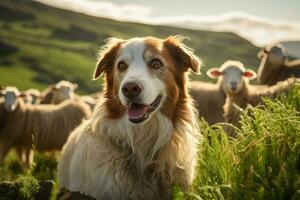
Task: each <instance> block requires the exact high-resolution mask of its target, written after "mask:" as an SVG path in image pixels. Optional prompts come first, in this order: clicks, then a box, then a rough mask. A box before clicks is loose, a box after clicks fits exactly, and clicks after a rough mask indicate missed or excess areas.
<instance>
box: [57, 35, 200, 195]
mask: <svg viewBox="0 0 300 200" xmlns="http://www.w3.org/2000/svg"><path fill="white" fill-rule="evenodd" d="M200 66H201V60H200V59H199V58H198V57H197V56H195V55H194V54H193V52H192V50H191V49H190V48H188V47H187V46H185V45H184V44H183V43H182V37H179V36H170V37H168V38H166V39H158V38H155V37H143V38H132V39H129V40H122V39H116V38H113V39H109V40H108V41H107V43H106V45H105V46H104V48H103V49H102V50H101V51H100V57H99V59H98V62H97V66H96V69H95V72H94V79H98V78H99V76H100V75H101V74H102V73H104V74H105V78H104V79H105V80H104V98H102V99H103V100H102V102H100V103H99V104H98V106H97V107H96V109H95V111H94V113H93V116H92V118H91V119H90V120H88V121H86V122H84V123H83V124H82V125H80V126H79V127H78V128H77V129H76V130H75V131H74V132H73V133H72V134H71V135H70V137H69V138H68V141H67V143H66V144H65V146H64V148H63V150H62V155H61V159H60V162H59V165H58V179H59V183H60V188H66V189H68V190H70V191H78V192H80V193H82V194H85V195H89V196H91V197H95V198H96V199H170V198H171V191H172V185H173V184H174V183H176V184H179V185H180V186H181V187H182V188H183V189H184V190H186V189H187V187H188V186H189V185H190V184H191V183H192V181H193V178H194V175H195V165H196V160H197V159H196V157H197V149H198V144H199V141H200V138H201V136H200V132H199V127H198V123H197V114H196V113H195V109H194V107H193V102H192V100H191V98H190V96H189V94H188V91H187V84H188V79H187V78H188V72H189V71H190V70H192V71H193V72H195V73H198V72H199V70H200Z"/></svg>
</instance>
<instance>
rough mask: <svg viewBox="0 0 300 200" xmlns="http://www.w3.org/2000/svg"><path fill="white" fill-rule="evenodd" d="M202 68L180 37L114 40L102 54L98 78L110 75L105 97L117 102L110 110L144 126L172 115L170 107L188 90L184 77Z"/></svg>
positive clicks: (97, 71) (97, 70) (96, 74)
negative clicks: (154, 118) (162, 115)
mask: <svg viewBox="0 0 300 200" xmlns="http://www.w3.org/2000/svg"><path fill="white" fill-rule="evenodd" d="M199 64H200V62H199V60H198V59H197V58H196V57H195V56H194V55H193V54H192V53H191V51H189V50H188V49H187V48H186V47H185V46H184V45H182V44H181V42H180V40H179V39H178V38H177V37H171V38H168V39H166V40H161V39H157V38H152V37H148V38H133V39H130V40H118V39H114V40H110V41H109V42H108V44H107V45H106V48H105V50H104V53H102V54H101V57H100V59H99V62H98V64H97V68H96V71H95V76H94V78H98V77H99V75H100V74H101V73H102V72H103V71H104V72H105V73H106V89H105V96H106V98H107V99H108V101H114V102H115V103H114V105H109V106H108V107H110V108H109V110H111V112H112V114H113V112H115V114H116V113H119V114H120V115H124V114H125V115H127V116H128V120H129V121H130V122H132V123H142V122H146V121H147V120H149V119H150V118H151V116H152V115H154V114H155V113H156V112H157V111H158V110H162V111H163V112H165V114H166V115H168V112H170V111H169V110H170V108H168V107H170V105H171V104H174V102H175V101H176V100H177V98H178V94H179V92H180V90H184V89H185V85H184V84H185V76H184V73H185V72H186V71H187V70H188V68H191V69H192V70H193V71H196V72H198V70H199ZM116 100H118V101H119V102H117V101H116ZM168 104H170V105H168ZM112 107H115V108H112ZM173 109H174V108H173Z"/></svg>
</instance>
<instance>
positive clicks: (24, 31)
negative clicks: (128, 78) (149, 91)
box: [0, 0, 258, 93]
mask: <svg viewBox="0 0 300 200" xmlns="http://www.w3.org/2000/svg"><path fill="white" fill-rule="evenodd" d="M174 34H180V35H183V36H186V37H189V38H190V40H188V41H187V42H186V43H187V45H189V46H191V47H192V48H193V49H195V52H196V54H197V55H198V56H199V57H201V58H202V59H203V61H204V67H203V68H202V73H203V75H201V76H199V77H196V76H193V77H192V78H193V79H202V80H208V78H207V77H206V76H205V75H204V74H205V72H206V70H207V69H208V68H209V67H212V66H219V65H220V64H222V63H223V62H224V61H225V60H227V59H237V60H240V61H242V62H243V63H244V64H245V65H246V66H247V67H251V68H252V69H255V68H256V67H257V65H258V60H257V58H256V53H257V51H258V48H257V47H255V46H253V45H252V44H251V43H250V42H248V41H246V40H244V39H242V38H240V37H239V36H237V35H235V34H232V33H216V32H208V31H196V30H189V29H182V28H175V27H167V26H152V25H145V24H139V23H130V22H120V21H115V20H111V19H105V18H97V17H92V16H87V15H84V14H80V13H75V12H72V11H67V10H63V9H58V8H54V7H50V6H47V5H43V4H41V3H38V2H33V1H27V0H10V1H0V85H16V86H18V87H19V88H20V89H27V88H30V87H35V88H38V89H43V88H45V87H46V86H47V85H48V84H50V83H55V82H57V81H59V80H61V79H66V80H69V81H73V82H77V83H79V85H80V92H82V93H88V92H93V91H96V90H99V88H100V87H101V86H100V84H99V83H97V82H92V81H91V75H92V72H93V68H94V66H95V60H96V53H97V49H99V47H100V46H101V45H102V44H103V40H105V39H106V38H108V37H112V36H114V37H122V38H130V37H136V36H149V35H151V36H157V37H167V36H169V35H174Z"/></svg>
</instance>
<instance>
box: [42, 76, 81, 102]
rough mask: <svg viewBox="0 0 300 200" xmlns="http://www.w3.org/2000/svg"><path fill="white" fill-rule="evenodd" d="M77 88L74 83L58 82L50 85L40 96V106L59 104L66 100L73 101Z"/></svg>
mask: <svg viewBox="0 0 300 200" xmlns="http://www.w3.org/2000/svg"><path fill="white" fill-rule="evenodd" d="M77 87H78V85H77V84H76V83H71V82H69V81H59V82H58V83H57V84H55V85H50V86H49V87H48V88H47V89H46V90H45V91H43V92H42V95H41V98H42V99H41V104H59V103H61V102H63V101H65V100H68V99H74V98H75V97H74V96H75V95H74V91H75V89H76V88H77Z"/></svg>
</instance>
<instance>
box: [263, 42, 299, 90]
mask: <svg viewBox="0 0 300 200" xmlns="http://www.w3.org/2000/svg"><path fill="white" fill-rule="evenodd" d="M257 56H258V57H259V58H260V59H261V63H260V66H259V68H258V73H257V83H258V84H262V85H263V84H266V85H274V84H276V83H277V82H278V81H283V80H285V79H287V78H290V77H300V59H299V60H294V61H288V59H287V56H286V53H285V49H284V48H283V47H282V46H281V45H280V44H278V45H274V46H268V47H266V48H265V49H263V50H261V51H260V52H259V53H258V55H257Z"/></svg>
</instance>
